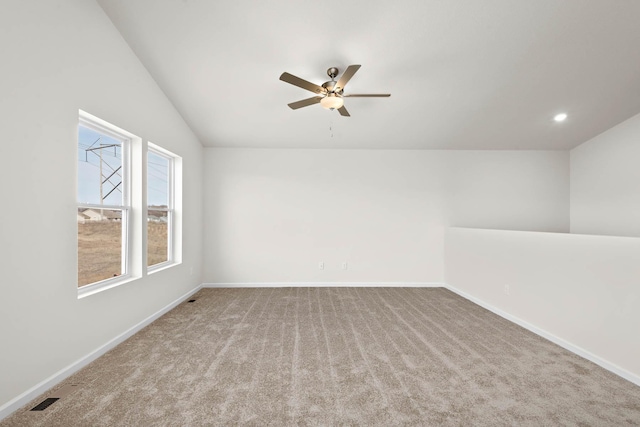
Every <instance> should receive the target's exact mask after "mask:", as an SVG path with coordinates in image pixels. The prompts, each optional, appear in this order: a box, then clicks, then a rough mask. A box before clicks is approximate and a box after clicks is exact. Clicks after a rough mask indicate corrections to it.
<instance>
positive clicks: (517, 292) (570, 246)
mask: <svg viewBox="0 0 640 427" xmlns="http://www.w3.org/2000/svg"><path fill="white" fill-rule="evenodd" d="M445 258H446V281H447V284H449V285H450V286H452V287H453V288H455V289H458V290H460V291H463V292H465V293H467V294H469V295H471V296H472V297H475V298H477V299H479V300H481V301H482V302H484V303H486V304H488V305H490V306H493V307H495V308H497V309H499V310H501V311H503V312H505V313H507V314H508V315H511V316H514V317H515V318H518V319H520V320H523V321H525V322H527V323H529V324H532V325H534V326H535V327H537V328H539V329H541V330H543V331H546V332H548V333H550V334H551V335H553V336H555V337H557V338H560V339H561V340H562V341H565V342H567V343H569V344H572V345H573V346H576V347H578V348H581V349H583V350H586V352H588V353H590V354H591V355H593V356H595V358H594V357H591V359H592V360H598V359H599V360H600V361H604V362H608V363H605V364H604V365H605V366H606V367H607V368H609V369H612V370H614V371H615V372H617V373H618V374H621V375H623V376H625V377H626V378H628V379H632V380H634V381H635V382H636V383H638V384H640V339H638V325H640V310H638V305H639V304H640V286H638V278H639V277H640V263H639V262H638V259H640V240H639V239H632V238H625V237H610V236H586V235H572V234H560V233H530V232H514V231H503V230H477V229H462V228H452V229H449V230H448V231H447V237H446V252H445ZM505 285H509V288H510V289H509V294H508V295H507V294H506V293H505V291H504V286H505ZM586 356H589V354H586Z"/></svg>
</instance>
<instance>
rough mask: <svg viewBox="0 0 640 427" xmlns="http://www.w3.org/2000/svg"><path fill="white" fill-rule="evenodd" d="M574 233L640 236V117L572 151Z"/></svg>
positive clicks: (572, 222)
mask: <svg viewBox="0 0 640 427" xmlns="http://www.w3.org/2000/svg"><path fill="white" fill-rule="evenodd" d="M571 232H572V233H580V234H606V235H612V236H634V237H640V114H639V115H636V116H634V117H632V118H630V119H628V120H627V121H625V122H622V123H621V124H619V125H617V126H615V127H613V128H611V129H609V130H608V131H606V132H604V133H602V134H600V135H598V136H597V137H595V138H593V139H591V140H589V141H587V142H585V143H584V144H582V145H579V146H578V147H576V148H574V149H573V150H571Z"/></svg>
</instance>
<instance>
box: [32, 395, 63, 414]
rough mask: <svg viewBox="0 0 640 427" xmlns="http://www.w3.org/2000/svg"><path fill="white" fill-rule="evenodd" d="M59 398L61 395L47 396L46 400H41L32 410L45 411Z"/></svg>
mask: <svg viewBox="0 0 640 427" xmlns="http://www.w3.org/2000/svg"><path fill="white" fill-rule="evenodd" d="M58 400H60V398H59V397H47V398H46V399H45V400H43V401H42V402H40V403H38V404H37V405H36V406H34V407H33V408H32V409H31V410H32V411H44V410H45V409H47V408H48V407H49V406H51V405H53V404H54V403H56V401H58Z"/></svg>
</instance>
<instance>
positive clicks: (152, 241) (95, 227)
mask: <svg viewBox="0 0 640 427" xmlns="http://www.w3.org/2000/svg"><path fill="white" fill-rule="evenodd" d="M147 239H148V245H147V265H155V264H158V263H161V262H163V261H166V260H167V224H166V223H165V222H153V221H151V222H148V223H147ZM121 257H122V223H121V222H120V221H86V222H85V223H78V286H79V287H80V286H83V285H87V284H89V283H95V282H99V281H101V280H105V279H109V278H112V277H115V276H119V275H120V274H122V271H121Z"/></svg>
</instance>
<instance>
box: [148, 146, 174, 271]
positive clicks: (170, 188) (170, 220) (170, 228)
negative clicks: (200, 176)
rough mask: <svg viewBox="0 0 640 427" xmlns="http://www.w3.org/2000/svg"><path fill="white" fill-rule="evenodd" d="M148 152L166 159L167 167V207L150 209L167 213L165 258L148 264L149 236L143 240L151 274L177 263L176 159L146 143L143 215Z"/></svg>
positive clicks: (162, 149)
mask: <svg viewBox="0 0 640 427" xmlns="http://www.w3.org/2000/svg"><path fill="white" fill-rule="evenodd" d="M149 153H153V154H155V155H157V156H160V157H163V158H165V159H166V160H167V161H168V163H169V164H168V167H167V192H168V197H167V207H166V208H160V209H156V208H154V209H152V210H154V211H162V212H166V213H167V260H166V261H162V262H159V263H157V264H153V265H148V264H149V259H148V256H149V249H148V245H149V236H148V234H147V238H146V242H145V261H146V264H147V266H146V267H147V273H148V274H151V273H153V272H155V271H158V270H162V269H164V268H165V267H168V266H171V265H174V264H177V263H178V262H177V260H176V254H175V236H176V233H175V209H176V208H175V186H176V184H175V176H176V174H175V169H176V159H177V156H176V155H175V154H173V153H172V152H170V151H168V150H166V149H164V148H162V147H160V146H158V145H156V144H153V143H151V142H148V143H147V153H146V156H145V165H146V168H147V176H146V177H145V183H146V185H147V193H146V194H147V197H146V200H145V202H146V203H145V217H146V218H147V221H148V218H149V197H148V188H149V183H148V179H149ZM148 230H149V228H148V224H147V232H148Z"/></svg>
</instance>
